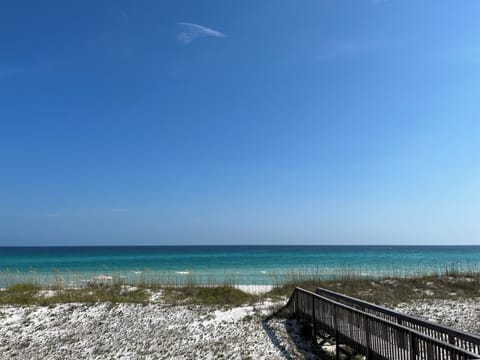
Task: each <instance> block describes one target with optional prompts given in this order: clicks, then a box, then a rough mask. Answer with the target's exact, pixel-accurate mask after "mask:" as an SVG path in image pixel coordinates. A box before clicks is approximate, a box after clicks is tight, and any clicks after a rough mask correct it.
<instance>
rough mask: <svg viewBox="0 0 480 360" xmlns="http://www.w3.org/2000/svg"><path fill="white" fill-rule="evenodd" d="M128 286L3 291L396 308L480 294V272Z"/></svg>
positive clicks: (46, 300)
mask: <svg viewBox="0 0 480 360" xmlns="http://www.w3.org/2000/svg"><path fill="white" fill-rule="evenodd" d="M130 285H134V286H135V288H131V287H128V286H126V284H125V281H120V280H117V281H114V282H113V283H112V284H110V285H105V286H94V287H81V288H71V287H67V286H62V285H61V284H59V283H55V284H50V285H39V283H36V282H26V283H17V284H12V285H10V286H8V287H7V288H6V289H5V290H3V291H0V305H2V304H16V305H34V304H37V305H52V304H58V303H72V302H81V303H90V304H91V303H97V302H110V303H148V302H149V297H150V294H151V292H159V291H161V293H162V301H163V302H165V303H170V304H199V305H220V306H225V305H229V306H238V305H242V304H247V303H249V304H252V303H255V302H257V301H262V300H264V299H266V298H271V299H276V300H281V299H285V298H288V297H289V296H290V295H291V294H292V293H293V289H294V288H295V287H297V286H298V287H302V288H305V289H307V290H312V291H313V290H315V289H316V288H317V287H323V288H326V289H330V290H333V291H337V292H340V293H343V294H347V295H350V296H353V297H357V298H360V299H364V300H366V301H369V302H373V303H376V304H381V305H387V306H394V305H396V304H398V303H400V302H408V301H411V300H417V299H434V298H435V299H448V298H460V297H463V298H467V297H480V272H473V271H468V272H460V271H456V270H455V269H452V268H448V269H445V271H444V272H443V273H437V274H427V275H425V274H423V275H418V276H409V277H403V276H397V277H393V276H386V277H381V276H373V275H372V276H365V275H363V274H360V273H352V272H344V273H340V274H338V275H337V276H334V277H330V278H328V279H325V278H323V277H322V276H319V274H317V273H315V272H312V273H311V274H310V276H308V273H302V274H297V273H292V274H290V275H289V278H286V279H283V283H281V284H279V285H278V286H275V287H274V288H273V290H271V291H270V292H268V293H266V294H262V295H251V294H247V293H245V292H243V291H241V290H239V289H237V288H235V285H236V283H235V281H234V280H232V279H230V280H229V281H228V282H226V283H224V284H220V285H218V284H210V285H208V284H207V285H205V284H201V285H199V284H196V283H195V282H194V281H190V282H188V283H186V284H183V285H178V284H174V285H172V284H162V283H153V282H148V283H147V282H145V283H140V284H138V283H137V284H130Z"/></svg>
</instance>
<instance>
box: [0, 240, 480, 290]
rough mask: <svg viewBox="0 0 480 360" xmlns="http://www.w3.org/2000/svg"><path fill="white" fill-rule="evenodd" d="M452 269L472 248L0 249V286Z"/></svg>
mask: <svg viewBox="0 0 480 360" xmlns="http://www.w3.org/2000/svg"><path fill="white" fill-rule="evenodd" d="M452 266H454V267H455V268H456V269H458V270H478V269H479V266H480V246H445V247H441V246H156V247H0V271H1V272H0V287H4V286H5V285H6V284H9V283H12V282H16V281H25V280H34V281H39V282H52V281H62V282H64V283H67V284H72V285H78V284H79V283H81V282H82V281H86V280H88V279H90V278H91V277H92V276H93V275H96V274H105V275H110V276H113V277H121V278H125V279H127V280H129V281H132V282H135V281H147V282H148V281H155V282H169V283H185V282H196V283H222V282H225V281H234V282H235V283H237V284H279V283H282V282H284V281H286V280H289V279H291V277H292V276H297V277H298V276H308V275H312V274H317V275H319V276H322V277H329V276H332V275H335V274H337V275H338V274H340V273H348V272H354V273H356V274H357V275H360V276H367V275H387V274H388V275H400V276H402V275H409V274H416V273H424V272H442V271H445V269H446V268H451V267H452ZM293 273H294V274H295V275H293Z"/></svg>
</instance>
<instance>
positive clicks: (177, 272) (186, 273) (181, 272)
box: [175, 271, 190, 275]
mask: <svg viewBox="0 0 480 360" xmlns="http://www.w3.org/2000/svg"><path fill="white" fill-rule="evenodd" d="M175 274H179V275H188V274H190V271H175Z"/></svg>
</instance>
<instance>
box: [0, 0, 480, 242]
mask: <svg viewBox="0 0 480 360" xmlns="http://www.w3.org/2000/svg"><path fill="white" fill-rule="evenodd" d="M1 8H2V9H1V11H0V245H108V244H114V245H127V244H129V245H135V244H151V245H162V244H293V243H301V244H438V245H440V244H479V243H480V217H479V214H480V21H479V14H480V1H477V0H462V1H458V0H445V1H432V0H425V1H403V0H389V1H380V0H376V1H374V0H350V1H347V0H321V1H319V0H315V1H279V0H274V1H257V0H256V1H223V0H219V1H193V0H192V1H179V0H175V1H114V0H110V1H98V0H95V1H49V0H44V1H21V0H20V1H18V0H16V1H4V2H2V6H1Z"/></svg>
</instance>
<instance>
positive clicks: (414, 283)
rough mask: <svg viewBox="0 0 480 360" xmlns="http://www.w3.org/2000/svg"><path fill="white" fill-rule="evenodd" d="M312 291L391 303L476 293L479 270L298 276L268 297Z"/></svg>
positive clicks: (479, 293) (479, 287)
mask: <svg viewBox="0 0 480 360" xmlns="http://www.w3.org/2000/svg"><path fill="white" fill-rule="evenodd" d="M296 286H297V287H301V288H304V289H307V290H310V291H314V290H315V289H316V288H317V287H322V288H325V289H329V290H333V291H336V292H339V293H342V294H346V295H349V296H353V297H356V298H360V299H363V300H366V301H369V302H372V303H375V304H379V305H387V306H394V305H396V304H398V303H401V302H408V301H412V300H416V299H448V298H459V297H463V298H468V297H480V273H459V272H449V273H448V274H447V273H445V274H442V275H425V276H418V277H397V278H394V277H388V278H382V279H378V278H374V277H351V278H350V277H348V278H343V279H330V280H315V279H310V280H302V281H298V282H294V283H292V282H291V283H288V284H286V285H283V286H279V287H276V288H274V289H273V290H272V291H271V292H270V293H269V294H268V295H269V296H271V297H280V296H289V295H290V294H292V292H293V289H294V288H295V287H296Z"/></svg>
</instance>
